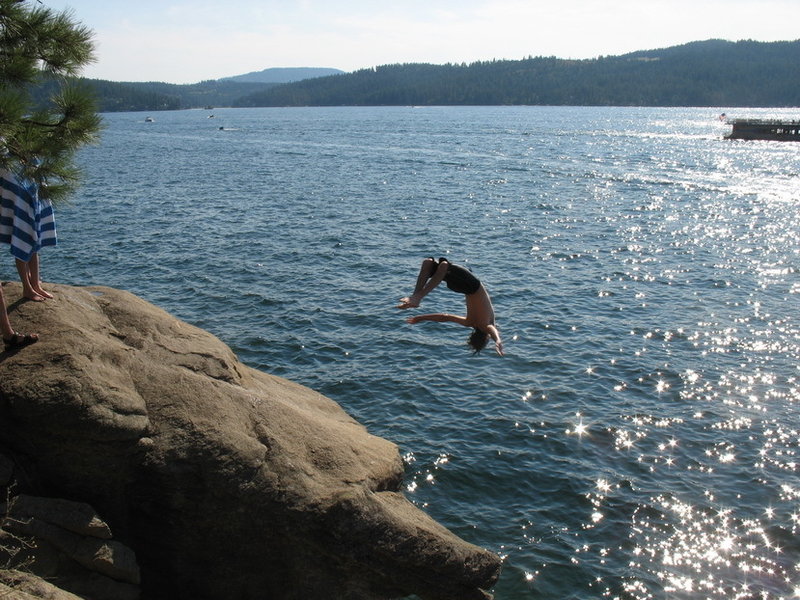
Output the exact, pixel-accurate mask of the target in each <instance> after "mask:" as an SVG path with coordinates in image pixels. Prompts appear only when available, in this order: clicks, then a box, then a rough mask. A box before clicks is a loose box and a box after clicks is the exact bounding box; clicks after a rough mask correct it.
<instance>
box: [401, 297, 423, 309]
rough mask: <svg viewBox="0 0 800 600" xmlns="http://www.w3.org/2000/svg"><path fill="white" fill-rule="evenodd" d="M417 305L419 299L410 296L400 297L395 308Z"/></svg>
mask: <svg viewBox="0 0 800 600" xmlns="http://www.w3.org/2000/svg"><path fill="white" fill-rule="evenodd" d="M418 306H419V299H417V298H415V297H414V296H410V297H408V298H400V304H398V305H397V308H416V307H418Z"/></svg>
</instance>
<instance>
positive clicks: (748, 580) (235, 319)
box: [7, 107, 800, 600]
mask: <svg viewBox="0 0 800 600" xmlns="http://www.w3.org/2000/svg"><path fill="white" fill-rule="evenodd" d="M723 110H726V112H727V113H728V115H730V116H741V117H745V116H746V117H753V116H791V117H793V118H797V117H798V114H797V113H796V111H766V110H742V109H739V110H733V109H722V108H721V109H664V108H635V109H632V108H550V107H481V108H470V107H460V108H443V107H433V108H414V107H393V108H291V109H281V108H275V109H239V110H236V109H217V110H214V111H201V110H195V111H182V112H164V113H153V114H152V115H150V116H152V117H153V118H154V119H155V121H154V122H151V123H146V122H145V116H147V115H145V114H142V113H125V114H108V115H105V123H106V129H105V131H104V133H103V136H102V142H101V143H100V145H98V146H96V147H90V148H87V149H85V150H84V151H82V152H81V154H80V162H81V164H83V165H84V166H85V169H86V174H87V177H86V183H85V185H84V186H83V187H82V188H81V190H80V192H79V193H78V195H77V196H76V198H75V199H74V202H73V204H72V205H71V206H68V207H63V206H62V207H60V208H58V209H57V220H58V227H59V238H60V241H59V246H58V247H57V248H55V249H46V250H45V251H44V252H43V254H42V261H43V269H44V273H45V276H46V278H48V279H50V280H54V281H58V282H61V283H69V284H76V285H89V284H102V285H109V286H114V287H119V288H123V289H128V290H131V291H132V292H134V293H136V294H138V295H140V296H142V297H144V298H145V299H147V300H149V301H151V302H153V303H155V304H157V305H159V306H160V307H162V308H164V309H166V310H167V311H169V312H171V313H173V314H174V315H176V316H177V317H179V318H182V319H184V320H186V321H188V322H190V323H193V324H195V325H198V326H200V327H202V328H204V329H207V330H208V331H210V332H212V333H214V334H216V335H217V336H219V337H220V338H221V339H222V340H224V341H225V342H226V343H227V344H229V345H230V346H231V347H232V348H233V349H234V350H235V351H236V353H237V354H238V355H239V356H240V357H241V359H242V360H243V361H245V362H246V363H247V364H249V365H251V366H253V367H256V368H258V369H262V370H264V371H267V372H269V373H273V374H277V375H280V376H283V377H287V378H289V379H292V380H295V381H298V382H300V383H303V384H305V385H308V386H310V387H312V388H314V389H316V390H318V391H320V392H321V393H323V394H325V395H327V396H329V397H331V398H333V399H334V400H336V401H337V402H338V403H339V404H341V405H342V406H343V407H344V408H345V409H346V410H347V411H348V412H349V413H350V414H352V415H353V416H354V417H355V418H356V419H358V420H359V421H360V422H361V423H363V424H364V425H366V426H367V427H368V429H369V430H370V431H371V432H372V433H374V434H376V435H379V436H381V437H384V438H387V439H389V440H392V441H394V442H395V443H397V444H398V445H399V447H400V448H401V452H402V453H403V456H404V458H405V461H406V464H407V478H406V482H405V488H406V493H407V496H408V497H409V498H410V499H411V500H412V501H413V502H415V503H416V504H417V505H418V506H420V507H422V508H423V509H424V510H425V511H427V512H428V513H429V514H431V515H432V516H433V517H434V518H436V519H437V520H438V521H440V522H441V523H443V524H444V525H446V526H447V527H449V528H450V529H451V530H453V531H454V532H456V533H457V534H459V535H460V536H462V537H463V538H465V539H467V540H469V541H471V542H473V543H475V544H478V545H480V546H483V547H486V548H488V549H490V550H492V551H494V552H496V553H498V554H500V555H501V556H502V557H503V558H504V569H503V574H502V576H501V579H500V581H499V583H498V585H497V586H496V588H495V590H494V592H495V594H496V597H497V598H498V599H499V600H512V599H513V600H517V599H523V598H548V599H555V598H557V599H566V598H576V599H585V598H624V599H650V598H655V599H662V598H670V599H672V598H704V599H705V598H711V599H723V598H724V599H730V598H759V599H776V598H789V597H794V596H795V595H796V594H798V590H800V572H798V564H799V563H798V558H800V538H798V533H799V529H800V477H798V474H799V473H800V470H799V469H800V462H798V461H800V455H799V454H798V452H800V367H799V365H800V323H799V322H798V309H799V308H800V273H799V271H800V214H799V212H800V211H799V210H798V207H799V206H800V144H791V143H784V144H781V143H770V142H732V141H726V140H724V139H722V136H723V135H724V134H725V133H727V131H728V129H729V127H727V126H726V125H725V124H724V123H722V122H720V121H719V119H718V118H717V116H718V114H719V113H720V112H722V111H723ZM212 115H213V118H210V117H211V116H212ZM429 255H434V256H448V257H449V258H450V259H451V260H452V261H453V262H458V263H461V264H466V265H468V266H469V267H470V268H471V269H473V271H474V272H475V274H476V275H477V276H478V277H480V278H481V280H482V281H483V282H484V283H485V285H486V287H487V288H488V290H489V292H490V294H491V295H492V299H493V301H494V304H495V310H496V312H497V317H498V324H499V326H500V329H501V332H502V334H503V336H504V338H505V343H506V344H505V345H506V353H507V355H506V356H505V357H503V358H501V357H499V356H497V355H495V354H494V353H493V352H492V351H491V349H490V348H489V349H487V350H486V351H485V352H484V353H483V354H481V355H478V356H472V355H471V354H470V352H469V351H468V350H467V348H466V346H465V343H464V342H465V341H466V337H467V334H468V333H469V332H468V330H466V329H464V328H462V327H458V326H456V325H453V324H438V323H423V324H418V325H414V326H411V325H408V324H406V323H405V318H406V317H408V316H409V315H410V314H418V313H420V312H453V313H459V314H463V298H462V297H461V296H459V295H458V294H454V293H452V292H450V291H448V290H447V289H445V288H444V286H442V288H441V289H437V290H435V291H434V292H433V293H432V294H431V295H430V296H429V297H428V298H426V299H425V301H424V302H423V305H422V307H421V308H420V309H417V310H413V311H408V312H402V311H398V310H396V309H395V308H394V305H395V304H396V301H397V299H398V298H400V297H401V296H404V295H407V294H408V293H409V292H410V291H411V289H412V287H413V283H414V279H415V277H416V274H417V270H418V268H419V264H420V261H421V260H422V258H423V257H425V256H429ZM10 268H11V267H10V266H9V272H8V273H7V276H11V271H10Z"/></svg>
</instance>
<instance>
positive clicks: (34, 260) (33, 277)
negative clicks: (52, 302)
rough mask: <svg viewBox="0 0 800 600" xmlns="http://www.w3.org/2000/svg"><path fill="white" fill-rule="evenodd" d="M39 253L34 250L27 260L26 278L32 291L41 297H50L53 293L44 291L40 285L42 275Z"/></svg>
mask: <svg viewBox="0 0 800 600" xmlns="http://www.w3.org/2000/svg"><path fill="white" fill-rule="evenodd" d="M39 265H40V262H39V253H38V252H34V253H33V256H31V259H30V260H29V261H28V279H29V280H30V283H31V287H32V288H33V291H34V292H36V293H37V294H39V295H40V296H42V297H43V298H52V297H53V294H51V293H50V292H46V291H45V290H44V288H43V287H42V276H41V270H40V267H39Z"/></svg>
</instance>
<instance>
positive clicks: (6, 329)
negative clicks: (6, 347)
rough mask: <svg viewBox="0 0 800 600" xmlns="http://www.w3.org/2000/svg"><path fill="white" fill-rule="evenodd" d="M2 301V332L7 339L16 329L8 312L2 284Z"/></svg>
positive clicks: (0, 298)
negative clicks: (12, 325) (9, 318)
mask: <svg viewBox="0 0 800 600" xmlns="http://www.w3.org/2000/svg"><path fill="white" fill-rule="evenodd" d="M0 303H2V305H3V307H2V311H0V332H2V334H3V339H4V340H7V339H9V338H11V337H12V336H13V335H14V329H13V328H12V327H11V321H9V320H8V312H6V299H5V297H3V286H2V285H0Z"/></svg>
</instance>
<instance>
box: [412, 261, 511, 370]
mask: <svg viewBox="0 0 800 600" xmlns="http://www.w3.org/2000/svg"><path fill="white" fill-rule="evenodd" d="M442 281H444V282H445V283H446V284H447V287H448V288H449V289H451V290H453V291H454V292H457V293H459V294H464V300H465V302H466V304H467V314H466V316H463V317H462V316H459V315H451V314H447V313H435V314H429V315H418V316H415V317H409V318H408V319H407V322H408V323H411V324H412V325H413V324H415V323H419V322H420V321H436V322H438V323H448V322H449V323H457V324H459V325H463V326H464V327H472V329H473V331H472V334H471V335H470V336H469V340H468V341H467V344H469V346H470V347H471V348H472V349H473V350H474V351H475V353H478V352H480V351H481V350H483V348H484V347H485V346H486V343H487V342H488V341H489V338H490V337H491V338H492V339H493V340H494V347H495V350H496V351H497V353H498V354H499V355H500V356H503V342H502V341H501V339H500V332H499V331H498V330H497V325H496V324H495V319H494V308H493V307H492V301H491V299H490V298H489V293H488V292H487V291H486V288H485V287H484V286H483V284H482V283H481V282H480V280H479V279H478V278H477V277H475V276H474V275H473V274H472V273H471V272H470V271H469V270H468V269H466V268H465V267H462V266H460V265H454V264H452V263H451V262H450V261H449V260H447V259H446V258H440V259H439V261H438V262H437V261H436V260H435V259H434V258H433V257H430V258H426V259H425V260H423V261H422V266H421V267H420V270H419V275H418V276H417V284H416V286H415V287H414V293H413V294H411V295H410V296H408V297H407V298H401V299H400V304H398V305H397V308H401V309H407V308H416V307H417V306H419V304H420V302H421V301H422V299H423V298H424V297H425V296H427V295H428V294H429V293H430V292H431V291H432V290H433V289H434V288H436V286H437V285H439V284H440V283H441V282H442Z"/></svg>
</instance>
